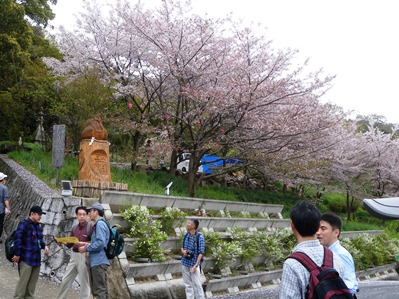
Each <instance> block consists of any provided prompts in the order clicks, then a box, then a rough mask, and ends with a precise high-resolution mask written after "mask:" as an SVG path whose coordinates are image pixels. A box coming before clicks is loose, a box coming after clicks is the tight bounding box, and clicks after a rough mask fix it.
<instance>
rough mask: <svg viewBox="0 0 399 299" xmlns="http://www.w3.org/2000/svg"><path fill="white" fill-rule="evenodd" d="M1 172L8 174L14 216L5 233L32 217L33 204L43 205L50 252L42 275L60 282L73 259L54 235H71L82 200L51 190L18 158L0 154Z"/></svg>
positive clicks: (43, 260) (43, 222) (7, 221)
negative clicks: (22, 164)
mask: <svg viewBox="0 0 399 299" xmlns="http://www.w3.org/2000/svg"><path fill="white" fill-rule="evenodd" d="M0 171H1V172H4V173H6V174H7V175H8V180H7V186H8V190H9V196H10V205H11V216H10V217H9V218H6V220H5V222H4V232H5V234H6V235H9V234H10V233H11V232H12V231H13V230H15V229H16V228H17V226H18V223H19V222H20V221H22V220H23V219H26V218H27V217H28V216H29V210H30V207H31V206H33V205H38V206H41V207H42V209H43V211H45V212H46V213H47V214H46V215H43V217H42V220H41V223H42V227H43V233H44V236H45V237H44V240H45V242H46V243H47V244H48V247H49V249H50V255H49V256H48V257H47V256H45V255H44V254H43V253H42V254H43V255H42V267H41V269H40V272H41V275H44V276H49V277H51V278H52V280H53V281H57V282H59V281H60V280H61V277H62V276H63V274H64V272H65V268H66V265H67V263H68V261H69V258H68V257H69V254H68V253H69V250H67V249H65V248H64V247H60V246H58V245H57V243H55V242H54V241H53V240H54V239H53V237H58V236H68V235H69V233H70V231H71V228H72V225H73V223H74V221H75V208H76V207H77V206H79V205H80V204H81V199H79V198H76V197H75V198H71V197H62V196H61V192H56V191H54V190H52V189H50V188H49V187H48V186H47V185H46V184H44V183H43V182H42V181H41V180H39V179H38V178H37V177H35V176H34V175H32V174H31V173H30V172H28V171H27V170H26V169H24V168H23V167H22V166H20V165H19V164H18V163H16V162H15V161H13V160H11V159H9V158H8V157H7V156H5V155H0Z"/></svg>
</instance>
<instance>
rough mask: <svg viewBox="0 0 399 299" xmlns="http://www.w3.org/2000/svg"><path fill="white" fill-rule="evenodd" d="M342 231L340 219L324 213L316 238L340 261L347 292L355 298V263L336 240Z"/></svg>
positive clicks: (356, 284) (356, 282)
mask: <svg viewBox="0 0 399 299" xmlns="http://www.w3.org/2000/svg"><path fill="white" fill-rule="evenodd" d="M341 230H342V220H341V217H339V216H338V215H336V214H334V213H324V214H322V215H321V221H320V228H319V230H318V232H317V238H318V239H319V241H320V243H321V244H322V245H324V246H327V247H328V248H330V249H331V250H332V251H333V252H334V253H336V254H337V255H338V256H339V257H340V258H341V260H342V262H343V264H344V267H345V270H344V275H343V277H342V278H343V280H344V282H345V284H346V286H347V287H348V289H349V291H350V292H351V293H352V295H353V296H354V297H355V294H356V292H357V291H358V287H359V283H358V281H357V279H356V271H355V262H354V261H353V257H352V255H351V254H350V253H349V252H348V250H346V249H345V248H344V247H342V245H341V244H340V242H339V240H338V238H339V236H340V234H341Z"/></svg>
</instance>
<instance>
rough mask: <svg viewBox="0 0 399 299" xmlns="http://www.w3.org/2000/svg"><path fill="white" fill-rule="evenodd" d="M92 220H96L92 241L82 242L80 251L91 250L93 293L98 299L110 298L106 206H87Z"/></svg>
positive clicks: (108, 232) (108, 233)
mask: <svg viewBox="0 0 399 299" xmlns="http://www.w3.org/2000/svg"><path fill="white" fill-rule="evenodd" d="M87 212H88V213H89V217H90V220H91V221H92V222H95V224H94V230H93V234H92V236H91V243H87V242H80V243H79V244H80V245H82V246H81V247H79V252H80V253H84V252H89V261H90V275H91V282H92V286H91V287H92V288H91V289H92V293H93V295H94V297H95V298H96V299H108V283H107V269H108V267H109V266H110V263H109V260H108V258H107V255H106V254H105V250H104V249H105V248H106V247H107V244H108V240H109V238H110V230H109V226H108V223H107V222H106V221H105V220H104V218H103V216H104V208H103V207H102V205H101V204H94V205H93V206H91V207H90V208H87Z"/></svg>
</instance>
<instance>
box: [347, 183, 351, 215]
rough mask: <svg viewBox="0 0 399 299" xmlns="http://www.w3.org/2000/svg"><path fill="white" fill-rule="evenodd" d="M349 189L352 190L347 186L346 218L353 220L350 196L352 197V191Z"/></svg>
mask: <svg viewBox="0 0 399 299" xmlns="http://www.w3.org/2000/svg"><path fill="white" fill-rule="evenodd" d="M349 191H350V189H349V188H346V213H347V217H346V219H347V220H348V221H350V220H351V209H350V204H349V198H350V196H349V193H350V192H349Z"/></svg>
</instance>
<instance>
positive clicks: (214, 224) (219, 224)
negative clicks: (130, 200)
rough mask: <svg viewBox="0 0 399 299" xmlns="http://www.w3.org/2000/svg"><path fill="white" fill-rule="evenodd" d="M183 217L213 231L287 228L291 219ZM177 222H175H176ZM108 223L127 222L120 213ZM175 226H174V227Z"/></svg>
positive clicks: (122, 224) (123, 223) (120, 223)
mask: <svg viewBox="0 0 399 299" xmlns="http://www.w3.org/2000/svg"><path fill="white" fill-rule="evenodd" d="M152 217H153V218H154V219H161V217H162V216H159V215H155V216H152ZM185 219H198V221H199V222H200V230H201V229H203V228H207V229H213V230H214V231H218V232H223V231H226V230H227V229H228V228H231V227H237V228H240V229H243V230H248V229H250V228H256V229H257V230H269V231H271V230H273V229H276V228H287V227H289V226H290V223H291V220H288V219H265V218H221V217H199V216H186V217H185ZM177 223H178V222H176V224H177ZM110 225H120V226H122V227H123V228H128V227H129V225H128V222H127V221H126V220H125V219H124V218H123V217H122V215H121V214H113V217H112V219H111V220H110ZM174 228H175V227H174Z"/></svg>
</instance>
